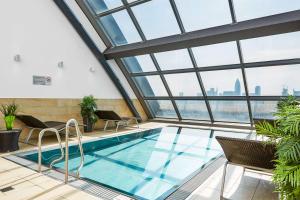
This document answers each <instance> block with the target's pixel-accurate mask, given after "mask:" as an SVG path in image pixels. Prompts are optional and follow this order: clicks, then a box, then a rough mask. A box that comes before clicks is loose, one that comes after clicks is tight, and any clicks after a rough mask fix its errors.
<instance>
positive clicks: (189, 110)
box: [176, 100, 210, 121]
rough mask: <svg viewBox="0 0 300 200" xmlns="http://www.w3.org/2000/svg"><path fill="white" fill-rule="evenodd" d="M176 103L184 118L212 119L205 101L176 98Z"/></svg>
mask: <svg viewBox="0 0 300 200" xmlns="http://www.w3.org/2000/svg"><path fill="white" fill-rule="evenodd" d="M176 104H177V107H178V110H179V112H180V115H181V117H182V119H192V120H194V119H195V120H206V121H210V117H209V114H208V111H207V107H206V105H205V102H204V101H198V100H176Z"/></svg>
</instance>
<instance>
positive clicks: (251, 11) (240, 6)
mask: <svg viewBox="0 0 300 200" xmlns="http://www.w3.org/2000/svg"><path fill="white" fill-rule="evenodd" d="M233 2H234V7H235V13H236V16H237V20H238V21H244V20H248V19H254V18H259V17H264V16H268V15H274V14H279V13H284V12H289V11H293V10H298V9H300V1H299V0H285V1H282V0H263V1H262V0H233Z"/></svg>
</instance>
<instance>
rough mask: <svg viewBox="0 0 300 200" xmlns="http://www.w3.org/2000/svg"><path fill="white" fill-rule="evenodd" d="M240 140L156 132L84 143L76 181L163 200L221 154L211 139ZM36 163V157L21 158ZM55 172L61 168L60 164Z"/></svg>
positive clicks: (46, 159) (175, 130)
mask: <svg viewBox="0 0 300 200" xmlns="http://www.w3.org/2000/svg"><path fill="white" fill-rule="evenodd" d="M217 135H219V136H229V137H238V138H245V137H247V136H248V134H247V133H237V132H225V131H214V130H204V129H192V128H182V127H164V128H157V129H152V130H147V131H142V132H139V133H133V134H129V135H122V136H119V137H112V138H107V139H101V140H96V141H92V142H86V143H84V144H83V149H84V155H85V157H84V159H85V162H84V166H83V168H82V170H81V171H80V176H81V178H85V179H88V180H91V181H93V182H95V183H99V184H101V185H105V186H107V187H110V188H113V189H115V190H118V191H120V192H123V193H125V194H128V195H130V196H133V197H135V198H138V199H149V200H150V199H151V200H155V199H163V198H165V197H167V196H168V195H170V194H171V193H172V192H174V191H175V190H176V189H178V188H179V187H180V186H181V185H182V184H183V183H184V182H186V181H187V180H189V179H190V178H191V177H192V176H194V175H195V174H196V173H198V172H200V170H201V169H202V168H203V167H204V166H206V165H207V164H209V163H211V161H213V160H215V159H216V158H218V157H220V156H221V155H222V150H221V147H220V146H219V144H218V142H217V141H216V140H215V136H217ZM59 151H60V150H59V149H50V150H45V151H43V161H42V162H43V164H44V165H49V163H51V161H52V160H53V159H55V158H57V157H59ZM23 157H25V158H26V159H30V160H32V161H35V162H36V161H37V152H31V153H27V154H25V155H23ZM79 163H80V153H79V150H78V148H77V146H71V147H70V161H69V170H70V171H73V172H76V169H77V166H78V165H79ZM54 167H55V168H59V169H63V168H64V162H63V161H62V162H60V163H57V164H56V165H55V166H54Z"/></svg>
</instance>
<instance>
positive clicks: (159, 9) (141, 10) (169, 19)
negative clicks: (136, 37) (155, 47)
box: [132, 0, 180, 39]
mask: <svg viewBox="0 0 300 200" xmlns="http://www.w3.org/2000/svg"><path fill="white" fill-rule="evenodd" d="M132 10H133V13H134V15H135V16H136V18H137V20H138V22H139V24H140V26H141V28H142V31H143V32H144V34H145V36H146V38H147V39H154V38H159V37H165V36H169V35H175V34H178V33H180V30H179V26H178V24H177V22H176V19H175V16H174V13H173V11H172V8H171V5H170V3H169V1H166V0H152V1H149V2H147V3H143V4H141V5H138V6H134V7H133V8H132Z"/></svg>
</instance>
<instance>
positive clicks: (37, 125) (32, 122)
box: [16, 115, 66, 143]
mask: <svg viewBox="0 0 300 200" xmlns="http://www.w3.org/2000/svg"><path fill="white" fill-rule="evenodd" d="M16 118H17V119H18V120H20V121H21V122H23V123H24V124H25V125H26V126H27V127H28V128H29V129H30V131H29V133H28V136H27V138H26V139H25V143H28V142H29V140H30V138H31V136H32V134H33V131H35V130H42V129H45V128H55V129H57V130H58V132H61V131H63V130H64V129H65V127H66V123H64V122H57V121H46V122H42V121H41V120H39V119H37V118H35V117H33V116H31V115H17V116H16Z"/></svg>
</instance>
